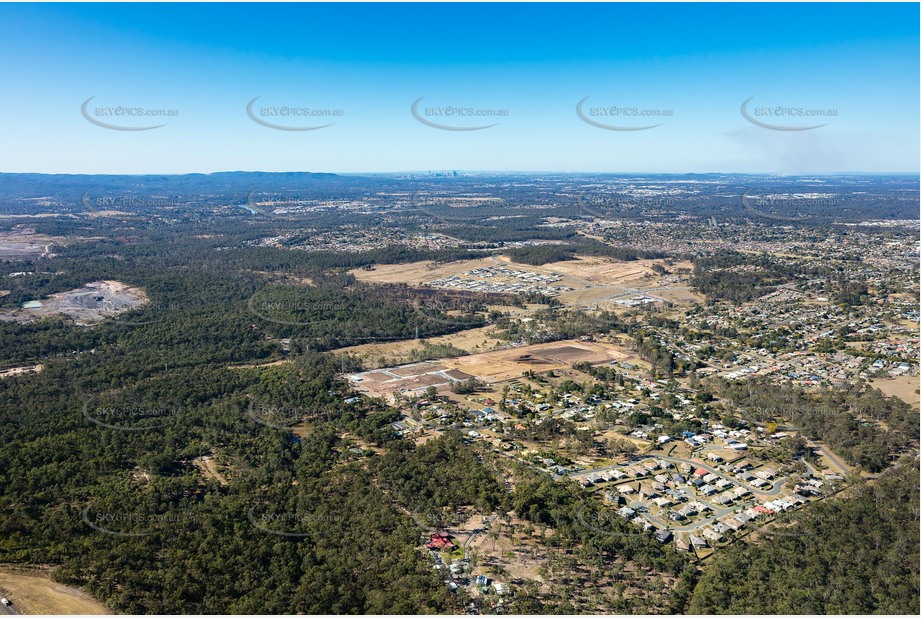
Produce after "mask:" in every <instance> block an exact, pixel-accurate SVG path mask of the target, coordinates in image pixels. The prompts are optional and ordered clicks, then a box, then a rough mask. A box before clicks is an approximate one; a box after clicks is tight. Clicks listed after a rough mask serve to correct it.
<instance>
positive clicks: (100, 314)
mask: <svg viewBox="0 0 921 618" xmlns="http://www.w3.org/2000/svg"><path fill="white" fill-rule="evenodd" d="M147 302H149V301H148V299H147V295H146V294H144V291H143V290H141V289H140V288H134V287H130V286H128V285H126V284H124V283H122V282H120V281H94V282H92V283H87V284H86V285H85V286H83V287H82V288H77V289H75V290H68V291H67V292H58V293H57V294H52V295H51V296H49V297H48V298H47V299H45V300H41V301H31V302H29V303H26V304H25V305H24V306H23V307H22V308H20V309H8V310H6V311H0V320H6V321H15V322H33V321H35V320H40V319H42V318H44V317H48V316H54V315H64V316H67V317H69V318H71V319H73V320H74V322H76V323H77V324H79V325H83V326H86V325H90V324H96V323H98V322H101V321H103V320H104V319H106V318H108V317H113V316H115V315H118V314H119V313H124V312H126V311H130V310H132V309H136V308H138V307H140V306H142V305H145V304H146V303H147Z"/></svg>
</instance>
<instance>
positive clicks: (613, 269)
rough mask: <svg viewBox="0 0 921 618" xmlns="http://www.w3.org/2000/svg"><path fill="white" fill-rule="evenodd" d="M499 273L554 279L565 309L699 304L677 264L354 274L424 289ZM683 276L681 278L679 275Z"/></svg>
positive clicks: (470, 266)
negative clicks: (632, 301)
mask: <svg viewBox="0 0 921 618" xmlns="http://www.w3.org/2000/svg"><path fill="white" fill-rule="evenodd" d="M657 265H658V266H663V267H664V268H666V270H668V274H659V273H656V272H655V271H654V270H653V266H657ZM497 267H503V268H508V269H511V270H515V271H521V272H524V273H536V274H541V275H548V276H553V277H558V278H559V279H558V280H557V281H554V282H553V283H552V285H553V286H557V287H566V288H571V291H566V292H563V293H561V294H560V295H559V300H560V301H562V302H563V303H565V304H567V305H569V306H583V307H586V308H588V307H589V306H592V307H594V306H596V305H604V306H605V307H606V308H607V305H608V304H610V305H612V306H613V305H614V303H615V301H617V300H624V299H629V298H631V297H635V296H637V295H644V294H645V295H654V296H655V297H658V299H662V300H668V301H671V302H688V301H698V300H700V299H699V298H698V297H697V296H695V295H694V294H693V293H691V292H690V291H689V290H688V289H687V288H688V275H687V274H686V273H687V272H690V270H691V268H692V264H691V263H690V262H676V263H673V264H671V265H666V264H665V262H664V260H634V261H631V262H618V261H615V260H611V259H608V258H599V257H584V256H579V257H577V258H576V259H574V260H567V261H563V262H553V263H551V264H544V265H541V266H531V265H528V264H517V263H515V262H512V261H511V260H510V259H509V258H507V257H505V256H492V257H488V258H481V259H478V260H461V261H457V262H448V263H437V262H431V261H425V262H413V263H411V264H383V265H379V266H376V267H375V269H374V270H362V269H356V270H353V271H351V273H352V274H353V275H355V277H356V278H357V279H359V280H361V281H365V282H368V283H381V284H383V283H406V284H409V285H426V284H428V283H430V282H432V281H435V280H436V279H442V278H445V277H451V276H460V275H462V274H463V273H466V272H467V271H471V270H476V269H488V268H497ZM679 271H681V272H682V273H684V274H679ZM467 278H468V279H469V280H471V281H482V282H485V283H496V284H501V283H507V282H508V281H507V280H506V279H507V278H506V277H502V276H496V277H493V278H488V279H482V278H479V277H477V276H468V277H467Z"/></svg>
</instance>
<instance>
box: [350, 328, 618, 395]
mask: <svg viewBox="0 0 921 618" xmlns="http://www.w3.org/2000/svg"><path fill="white" fill-rule="evenodd" d="M628 358H629V354H627V353H626V352H624V351H622V349H621V348H619V347H618V346H616V345H613V344H610V343H600V342H595V341H576V340H568V341H555V342H552V343H539V344H535V345H529V346H519V347H516V348H509V349H505V350H495V351H492V352H484V353H481V354H471V355H470V356H461V357H458V358H444V359H441V360H438V361H426V362H421V363H413V364H411V365H402V366H397V367H388V368H383V369H375V370H373V371H365V372H361V373H355V374H351V375H350V376H348V377H349V380H350V381H351V382H352V384H353V385H354V386H355V387H356V388H357V389H358V390H360V391H363V392H365V393H367V394H369V395H371V396H374V397H383V396H387V395H390V394H392V393H393V392H394V391H397V390H406V391H417V390H424V389H425V388H427V387H429V386H435V387H436V388H437V387H443V386H449V385H450V384H452V383H453V382H456V381H462V380H466V379H468V378H470V377H476V378H477V379H479V380H482V381H483V382H486V383H487V384H492V383H495V382H501V381H504V380H511V379H513V378H518V377H521V374H522V373H523V372H525V371H528V370H535V371H549V370H561V369H566V368H568V367H569V366H570V365H572V364H573V363H578V362H582V361H585V362H588V363H592V364H600V363H609V362H612V361H623V360H626V359H628Z"/></svg>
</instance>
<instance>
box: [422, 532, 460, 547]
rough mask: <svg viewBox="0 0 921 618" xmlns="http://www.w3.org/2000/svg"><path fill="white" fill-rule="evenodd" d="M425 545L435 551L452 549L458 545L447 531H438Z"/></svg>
mask: <svg viewBox="0 0 921 618" xmlns="http://www.w3.org/2000/svg"><path fill="white" fill-rule="evenodd" d="M425 546H426V548H428V549H431V550H434V551H451V550H452V549H455V548H456V547H457V545H455V544H454V541H452V540H451V537H450V536H448V533H447V532H436V533H435V534H433V535H432V538H431V540H429V542H428V543H426V544H425Z"/></svg>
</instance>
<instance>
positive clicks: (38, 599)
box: [0, 566, 111, 614]
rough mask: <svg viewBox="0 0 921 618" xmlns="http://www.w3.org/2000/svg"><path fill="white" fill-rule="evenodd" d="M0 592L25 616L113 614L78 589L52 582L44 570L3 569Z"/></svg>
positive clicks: (0, 572)
mask: <svg viewBox="0 0 921 618" xmlns="http://www.w3.org/2000/svg"><path fill="white" fill-rule="evenodd" d="M0 593H2V595H3V596H5V597H7V598H8V599H10V600H11V601H12V602H13V605H14V606H15V607H16V608H17V609H19V611H20V612H22V613H23V614H110V613H111V612H110V611H109V610H107V609H106V608H105V606H104V605H102V604H101V603H99V602H98V601H96V600H94V599H93V598H92V597H90V596H89V595H88V594H86V593H85V592H83V591H81V590H77V589H76V588H70V587H68V586H64V585H62V584H58V583H55V582H53V581H51V580H50V579H49V578H48V577H47V574H46V573H45V572H44V571H41V570H38V569H22V568H19V567H6V566H3V567H0Z"/></svg>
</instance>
